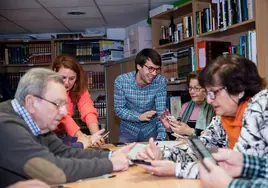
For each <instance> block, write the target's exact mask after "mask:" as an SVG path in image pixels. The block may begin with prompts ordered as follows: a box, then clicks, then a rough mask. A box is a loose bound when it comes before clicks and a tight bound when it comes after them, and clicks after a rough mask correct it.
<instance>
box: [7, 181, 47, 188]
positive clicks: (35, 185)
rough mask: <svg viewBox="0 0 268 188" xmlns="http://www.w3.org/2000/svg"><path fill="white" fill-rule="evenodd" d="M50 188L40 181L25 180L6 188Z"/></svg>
mask: <svg viewBox="0 0 268 188" xmlns="http://www.w3.org/2000/svg"><path fill="white" fill-rule="evenodd" d="M31 187H32V188H50V186H49V185H48V184H46V183H44V182H42V181H40V180H26V181H19V182H17V183H15V184H13V185H10V186H8V188H31Z"/></svg>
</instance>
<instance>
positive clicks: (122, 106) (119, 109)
mask: <svg viewBox="0 0 268 188" xmlns="http://www.w3.org/2000/svg"><path fill="white" fill-rule="evenodd" d="M120 80H121V79H120V77H118V78H117V79H116V80H115V82H114V111H115V114H116V115H117V116H118V117H119V118H120V119H124V120H128V121H132V122H139V121H140V120H139V116H140V114H139V113H138V112H136V111H134V110H131V109H128V108H126V103H127V101H126V98H125V94H124V91H123V89H122V82H121V81H120Z"/></svg>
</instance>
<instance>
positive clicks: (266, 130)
mask: <svg viewBox="0 0 268 188" xmlns="http://www.w3.org/2000/svg"><path fill="white" fill-rule="evenodd" d="M199 83H200V85H201V86H202V87H204V88H205V89H206V92H207V102H208V103H209V104H211V105H212V106H213V108H214V110H215V113H216V115H217V116H215V117H213V119H212V121H211V123H210V125H209V126H208V127H207V129H206V130H205V131H204V133H203V134H202V135H201V136H200V137H199V139H200V140H201V142H202V143H203V144H205V146H206V147H207V148H211V147H219V148H223V147H229V148H230V149H232V148H234V149H235V150H238V151H240V152H242V153H245V154H250V155H255V156H260V157H262V156H267V154H268V136H267V135H268V90H267V89H265V86H266V83H265V81H264V79H262V78H261V77H260V75H259V73H258V71H257V67H256V65H255V64H254V63H253V62H252V61H250V60H248V59H247V58H245V57H241V56H237V55H233V54H232V55H223V56H220V57H218V58H217V59H216V60H214V62H212V63H211V64H209V65H208V66H206V67H205V68H204V69H203V70H202V72H201V74H200V76H199ZM149 142H150V144H149V147H147V148H146V150H144V151H142V152H140V153H139V154H138V157H139V158H143V159H152V160H154V161H152V166H144V167H145V168H146V169H147V170H148V171H150V172H153V173H154V174H157V175H162V176H163V175H174V176H176V177H179V178H197V177H198V168H197V164H196V163H197V157H196V156H195V155H194V154H193V152H192V150H191V149H188V146H186V147H184V148H182V149H181V148H178V147H174V148H166V149H165V150H160V149H159V148H157V146H156V145H155V144H154V143H153V140H152V139H151V140H150V141H149ZM162 159H169V161H168V160H162Z"/></svg>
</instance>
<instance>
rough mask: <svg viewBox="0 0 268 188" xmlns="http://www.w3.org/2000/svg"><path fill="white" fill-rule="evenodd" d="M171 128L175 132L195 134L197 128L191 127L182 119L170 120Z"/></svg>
mask: <svg viewBox="0 0 268 188" xmlns="http://www.w3.org/2000/svg"><path fill="white" fill-rule="evenodd" d="M169 123H170V128H171V130H172V131H173V132H175V133H177V134H180V135H188V136H190V135H193V134H194V132H195V130H194V129H193V128H191V127H189V126H188V125H187V124H186V123H184V122H182V121H176V122H173V121H169Z"/></svg>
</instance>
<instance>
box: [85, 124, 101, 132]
mask: <svg viewBox="0 0 268 188" xmlns="http://www.w3.org/2000/svg"><path fill="white" fill-rule="evenodd" d="M87 127H88V129H89V131H90V133H91V134H94V133H96V132H98V131H99V130H100V129H99V124H98V123H91V124H90V125H88V126H87Z"/></svg>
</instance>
